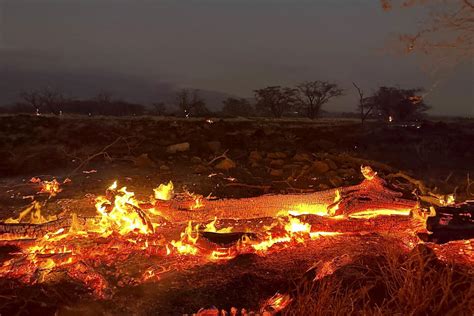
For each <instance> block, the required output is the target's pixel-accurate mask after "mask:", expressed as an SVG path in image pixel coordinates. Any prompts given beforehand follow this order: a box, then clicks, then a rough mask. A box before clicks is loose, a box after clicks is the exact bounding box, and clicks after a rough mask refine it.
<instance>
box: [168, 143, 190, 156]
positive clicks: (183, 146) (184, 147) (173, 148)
mask: <svg viewBox="0 0 474 316" xmlns="http://www.w3.org/2000/svg"><path fill="white" fill-rule="evenodd" d="M188 150H189V143H179V144H174V145H170V146H168V147H166V152H167V153H168V154H176V153H177V152H185V151H188Z"/></svg>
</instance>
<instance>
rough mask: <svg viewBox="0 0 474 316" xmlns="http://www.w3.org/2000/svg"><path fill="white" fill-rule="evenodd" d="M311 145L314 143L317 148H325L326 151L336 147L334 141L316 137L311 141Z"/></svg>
mask: <svg viewBox="0 0 474 316" xmlns="http://www.w3.org/2000/svg"><path fill="white" fill-rule="evenodd" d="M311 145H315V146H316V147H318V148H319V149H323V150H326V151H327V150H329V149H333V148H335V147H336V144H335V143H333V142H331V141H329V140H326V139H318V140H316V141H314V142H312V144H311Z"/></svg>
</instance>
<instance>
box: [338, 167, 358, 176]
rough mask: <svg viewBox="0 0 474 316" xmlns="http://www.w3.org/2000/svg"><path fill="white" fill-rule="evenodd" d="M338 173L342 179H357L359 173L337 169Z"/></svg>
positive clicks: (351, 169) (353, 170) (349, 169)
mask: <svg viewBox="0 0 474 316" xmlns="http://www.w3.org/2000/svg"><path fill="white" fill-rule="evenodd" d="M338 172H339V175H341V176H342V177H344V178H352V177H354V178H357V176H358V175H359V173H358V172H357V171H356V170H355V169H353V168H348V169H339V170H338Z"/></svg>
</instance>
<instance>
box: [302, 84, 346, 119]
mask: <svg viewBox="0 0 474 316" xmlns="http://www.w3.org/2000/svg"><path fill="white" fill-rule="evenodd" d="M342 93H343V89H341V88H339V87H338V86H337V84H335V83H329V82H327V81H305V82H302V83H300V84H298V85H297V86H296V98H297V103H298V105H299V107H301V109H302V110H303V111H304V112H305V113H306V116H307V117H309V118H310V119H314V118H316V117H318V115H319V112H320V110H321V107H322V106H323V105H324V104H326V103H327V102H329V100H330V99H332V98H334V97H338V96H340V95H342Z"/></svg>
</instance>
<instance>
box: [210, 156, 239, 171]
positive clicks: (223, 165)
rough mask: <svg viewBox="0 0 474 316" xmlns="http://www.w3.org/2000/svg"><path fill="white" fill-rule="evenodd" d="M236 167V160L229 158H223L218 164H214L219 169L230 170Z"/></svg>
mask: <svg viewBox="0 0 474 316" xmlns="http://www.w3.org/2000/svg"><path fill="white" fill-rule="evenodd" d="M235 167H236V164H235V162H233V161H232V160H231V159H229V158H225V159H222V160H221V161H220V162H219V163H218V164H217V165H215V166H214V168H216V169H219V170H230V169H234V168H235Z"/></svg>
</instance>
